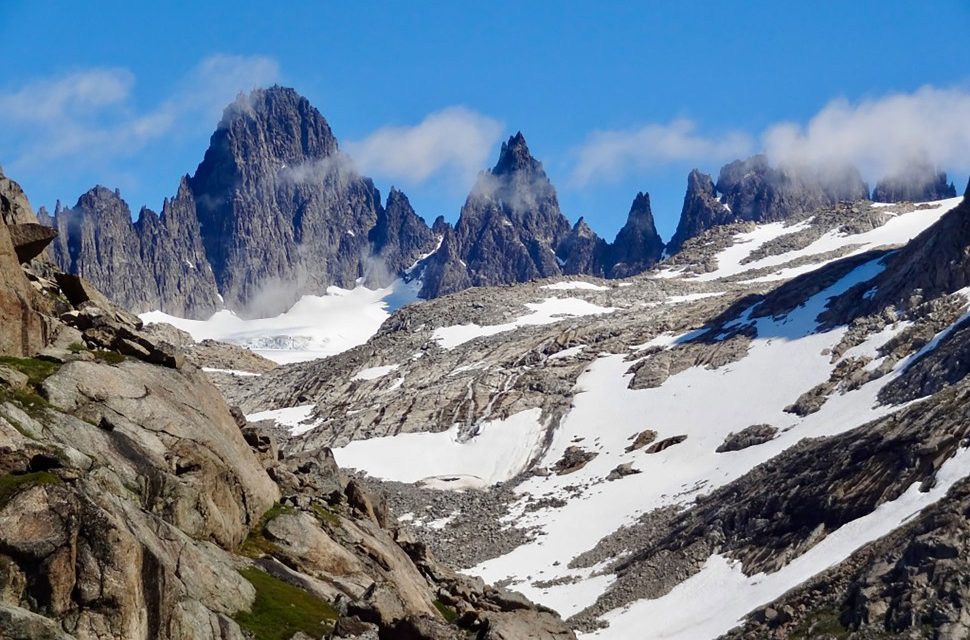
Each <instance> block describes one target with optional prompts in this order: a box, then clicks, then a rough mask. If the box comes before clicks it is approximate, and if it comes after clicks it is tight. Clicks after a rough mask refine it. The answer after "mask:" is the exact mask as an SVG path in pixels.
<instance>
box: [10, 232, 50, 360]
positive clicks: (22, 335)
mask: <svg viewBox="0 0 970 640" xmlns="http://www.w3.org/2000/svg"><path fill="white" fill-rule="evenodd" d="M8 229H9V228H8V227H7V225H6V224H0V273H2V274H3V278H2V279H0V355H13V356H22V355H25V354H29V353H35V352H37V351H39V350H40V349H42V348H43V347H44V344H45V343H46V338H47V335H48V330H47V326H46V323H45V322H44V319H43V317H42V316H41V315H40V313H38V311H37V308H36V307H37V305H36V303H35V299H36V293H35V292H34V290H33V289H32V288H31V287H30V284H29V283H28V282H27V279H26V278H25V277H24V275H23V274H22V273H21V270H20V260H19V259H18V257H17V254H16V252H15V251H14V246H13V242H12V241H11V239H10V232H9V230H8Z"/></svg>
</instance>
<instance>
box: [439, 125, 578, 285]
mask: <svg viewBox="0 0 970 640" xmlns="http://www.w3.org/2000/svg"><path fill="white" fill-rule="evenodd" d="M569 233H570V225H569V221H568V220H566V217H565V216H564V215H563V214H562V212H561V211H560V210H559V201H558V199H557V197H556V190H555V188H554V187H553V186H552V183H551V182H549V178H548V177H547V176H546V173H545V171H543V169H542V164H541V163H540V162H539V161H538V160H536V159H535V158H533V157H532V154H531V153H530V152H529V147H528V146H527V145H526V142H525V137H524V136H523V135H522V134H521V133H517V134H516V135H515V136H513V137H511V138H509V140H508V142H505V143H504V144H503V145H502V151H501V153H500V155H499V159H498V162H497V163H496V165H495V167H494V168H493V169H492V170H491V171H488V172H485V173H483V174H482V175H481V176H480V177H479V179H478V182H477V183H476V185H475V187H474V188H473V189H472V192H471V194H470V195H469V196H468V199H467V200H466V201H465V205H464V206H463V207H462V210H461V215H460V217H459V218H458V222H457V224H456V225H455V228H454V231H453V232H452V233H450V234H446V235H445V237H444V241H443V243H442V250H441V251H439V252H438V253H437V254H435V256H433V257H432V259H431V260H430V261H429V264H428V268H427V270H426V271H425V274H424V287H423V289H422V295H423V297H428V298H434V297H437V296H441V295H445V294H447V293H452V292H454V291H457V290H459V289H460V288H464V287H465V286H488V285H499V284H508V283H512V282H525V281H528V280H532V279H535V278H547V277H550V276H557V275H561V273H562V270H561V269H560V262H559V260H557V257H558V258H560V259H561V260H562V262H567V261H568V260H567V258H568V256H562V257H559V256H557V254H556V250H557V248H558V247H559V245H560V243H561V242H562V241H563V240H564V239H565V238H566V236H567V235H568V234H569ZM461 271H464V272H465V277H461V273H460V272H461ZM462 285H464V286H462Z"/></svg>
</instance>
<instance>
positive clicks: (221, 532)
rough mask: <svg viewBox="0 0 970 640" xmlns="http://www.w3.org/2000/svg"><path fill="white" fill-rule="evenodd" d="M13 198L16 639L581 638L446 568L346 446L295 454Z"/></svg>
mask: <svg viewBox="0 0 970 640" xmlns="http://www.w3.org/2000/svg"><path fill="white" fill-rule="evenodd" d="M0 189H2V190H3V191H2V197H0V213H2V219H3V224H0V637H3V638H10V639H11V640H39V639H50V640H70V639H72V638H76V639H78V640H94V639H98V640H108V639H117V640H132V639H137V638H144V639H145V640H149V639H150V640H156V639H171V640H186V639H200V640H202V639H213V640H214V639H220V640H230V639H231V640H244V639H246V638H250V639H256V640H275V639H281V640H288V639H291V638H299V639H306V638H331V637H333V638H361V639H363V638H414V639H429V640H430V639H444V638H448V639H452V638H469V637H475V638H482V639H485V638H491V639H498V638H503V639H509V640H511V639H513V638H526V637H528V638H538V639H546V638H548V639H553V638H573V637H574V635H573V633H572V632H571V631H570V630H569V629H568V628H567V627H565V626H564V625H563V623H562V622H561V620H560V619H559V618H558V616H556V615H555V614H553V613H551V612H550V611H549V610H548V609H544V608H542V607H538V606H536V605H534V604H532V603H531V602H529V601H528V600H526V599H525V598H524V597H522V596H521V595H519V594H517V593H513V592H510V591H507V590H504V589H499V588H493V587H490V586H488V585H486V584H485V583H483V582H482V581H481V580H478V579H474V578H468V577H465V576H462V575H459V574H456V573H454V572H453V571H451V570H450V569H448V568H447V567H446V566H444V565H442V564H441V563H439V562H437V561H436V560H435V559H434V557H433V556H432V555H431V554H430V553H429V552H428V550H427V548H426V547H425V545H423V544H422V543H420V542H418V541H417V540H415V539H413V538H411V537H409V536H408V535H407V533H406V532H404V531H403V530H402V529H400V528H399V527H398V525H397V523H396V521H395V518H394V516H393V515H392V514H391V513H390V512H389V511H388V509H387V508H386V506H385V504H384V503H383V502H382V501H381V500H380V499H377V498H375V497H374V496H373V495H371V494H370V493H368V491H366V490H365V489H364V488H363V487H362V485H361V484H360V483H359V482H357V481H355V480H353V479H351V478H348V477H347V476H345V475H344V474H343V473H342V472H341V471H340V469H338V468H337V466H336V464H335V462H334V459H333V456H332V454H331V453H330V450H329V449H326V448H322V449H319V450H317V451H314V452H310V451H307V452H303V453H300V454H298V455H282V454H281V453H280V450H279V448H278V446H277V443H276V441H275V439H274V437H273V434H272V432H271V431H269V430H267V429H266V428H265V427H264V426H261V425H257V424H247V422H246V419H245V417H244V416H243V415H242V413H241V412H240V411H239V410H238V409H236V408H230V407H228V406H227V405H226V403H225V401H224V400H223V398H222V396H221V395H220V393H219V392H218V390H217V389H216V388H215V387H214V386H213V385H212V384H211V383H210V382H209V380H208V379H207V377H206V375H205V374H204V373H203V372H202V371H201V369H200V368H198V367H197V366H196V365H195V364H194V363H193V359H192V358H191V357H190V358H187V357H186V354H185V353H183V352H182V351H181V349H180V348H179V347H176V346H174V345H172V344H170V343H167V342H165V341H163V340H161V339H159V338H158V337H156V336H155V335H152V334H149V333H147V332H146V331H144V328H143V327H142V325H141V322H140V321H139V320H138V319H137V317H135V316H132V315H130V314H129V313H127V312H126V311H123V310H121V309H119V308H117V307H115V306H114V305H112V304H111V303H110V302H109V301H108V300H107V299H106V298H104V296H103V295H101V294H100V293H99V292H98V291H97V290H96V289H95V288H94V287H93V286H92V285H91V284H90V283H89V282H88V281H87V280H85V279H84V278H81V277H78V276H73V275H67V274H64V273H63V272H61V271H60V270H58V269H57V268H55V267H53V266H52V265H51V264H49V263H47V262H46V261H45V259H44V257H43V256H42V255H41V254H42V252H43V251H44V248H45V242H50V241H51V239H52V234H49V233H48V235H47V236H46V240H45V241H39V240H38V239H37V238H36V237H34V236H31V235H30V234H29V233H26V232H27V231H30V230H32V229H35V228H36V227H39V225H37V223H36V219H34V218H33V214H32V212H31V211H30V208H29V204H28V203H27V202H26V199H25V198H23V194H22V192H21V191H20V190H19V187H16V185H15V183H12V182H10V181H9V180H5V181H4V183H2V184H0ZM48 231H49V229H48ZM208 348H209V355H211V354H212V353H217V354H218V353H221V352H220V350H219V349H218V348H217V347H215V346H214V345H209V347H208ZM195 356H196V357H198V353H196V354H195Z"/></svg>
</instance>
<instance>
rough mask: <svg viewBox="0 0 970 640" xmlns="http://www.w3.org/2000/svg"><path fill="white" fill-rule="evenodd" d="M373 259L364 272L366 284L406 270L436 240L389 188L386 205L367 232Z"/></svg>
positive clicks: (400, 196)
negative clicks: (366, 271) (365, 273)
mask: <svg viewBox="0 0 970 640" xmlns="http://www.w3.org/2000/svg"><path fill="white" fill-rule="evenodd" d="M367 237H368V239H369V240H370V243H371V255H372V256H373V257H374V259H375V261H374V263H372V264H371V265H370V269H369V271H368V274H367V280H366V281H367V283H368V284H369V285H378V286H383V285H387V284H389V283H390V282H391V281H392V280H393V279H394V278H396V277H397V276H398V275H399V274H401V273H404V272H405V271H406V270H407V269H410V268H411V267H412V266H414V265H415V263H416V262H417V261H418V260H419V259H420V258H421V257H422V256H423V255H424V254H426V253H429V252H430V251H431V250H432V249H433V248H434V246H435V244H436V243H437V241H438V239H437V236H436V234H435V233H434V232H433V231H432V230H431V229H429V228H428V225H427V224H425V222H424V220H422V219H421V218H420V217H419V216H418V214H416V213H415V212H414V209H413V208H412V207H411V202H410V201H409V200H408V197H407V196H406V195H404V193H403V192H401V191H398V190H397V189H393V188H392V189H391V192H390V193H388V194H387V204H386V205H385V206H384V207H383V208H381V209H380V211H378V212H377V223H376V224H375V225H374V228H373V229H371V230H370V232H369V233H368V235H367Z"/></svg>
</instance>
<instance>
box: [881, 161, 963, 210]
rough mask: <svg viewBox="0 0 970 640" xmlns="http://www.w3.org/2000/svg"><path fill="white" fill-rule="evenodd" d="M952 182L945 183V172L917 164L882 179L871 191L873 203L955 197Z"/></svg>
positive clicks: (927, 164)
mask: <svg viewBox="0 0 970 640" xmlns="http://www.w3.org/2000/svg"><path fill="white" fill-rule="evenodd" d="M956 195H957V191H956V187H954V185H953V183H952V182H947V179H946V172H945V171H938V170H937V169H935V168H933V166H932V165H930V164H929V163H925V162H917V163H913V164H911V165H910V166H909V167H907V168H906V169H904V170H903V171H900V172H898V173H896V174H895V175H892V176H888V177H886V178H883V179H882V180H880V181H879V182H878V183H876V187H875V189H873V190H872V199H873V200H874V201H875V202H930V201H932V200H943V199H944V198H953V197H956Z"/></svg>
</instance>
